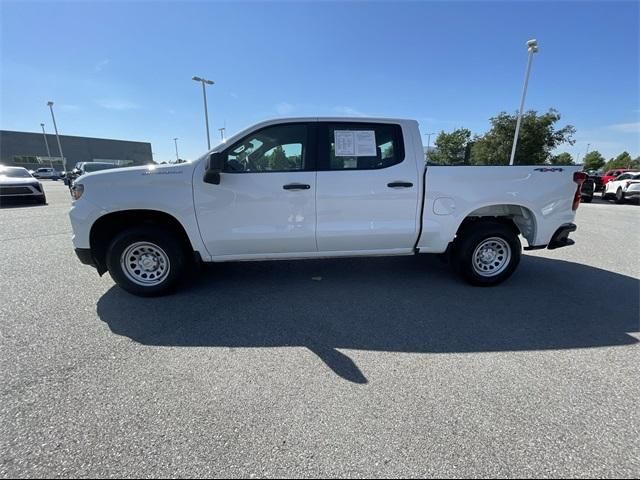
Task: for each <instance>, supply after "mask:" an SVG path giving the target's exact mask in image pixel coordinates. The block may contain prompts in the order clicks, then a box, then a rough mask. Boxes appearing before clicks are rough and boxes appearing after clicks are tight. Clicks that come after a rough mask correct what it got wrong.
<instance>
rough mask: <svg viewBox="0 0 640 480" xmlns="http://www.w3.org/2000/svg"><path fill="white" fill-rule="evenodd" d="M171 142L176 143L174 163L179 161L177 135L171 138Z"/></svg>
mask: <svg viewBox="0 0 640 480" xmlns="http://www.w3.org/2000/svg"><path fill="white" fill-rule="evenodd" d="M173 143H175V145H176V163H178V161H180V157H178V137H175V138H174V139H173Z"/></svg>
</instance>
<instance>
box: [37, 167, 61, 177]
mask: <svg viewBox="0 0 640 480" xmlns="http://www.w3.org/2000/svg"><path fill="white" fill-rule="evenodd" d="M32 175H33V176H34V177H35V178H49V179H55V180H57V179H58V178H60V172H58V171H57V170H56V169H55V168H50V167H43V168H39V169H37V170H36V171H35V172H33V174H32Z"/></svg>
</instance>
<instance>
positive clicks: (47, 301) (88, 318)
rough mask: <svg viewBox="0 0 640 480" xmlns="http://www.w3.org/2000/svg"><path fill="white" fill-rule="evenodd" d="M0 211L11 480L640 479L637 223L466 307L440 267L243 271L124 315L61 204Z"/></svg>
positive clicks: (230, 270) (588, 210)
mask: <svg viewBox="0 0 640 480" xmlns="http://www.w3.org/2000/svg"><path fill="white" fill-rule="evenodd" d="M44 184H45V189H46V193H47V196H48V200H49V204H48V205H46V206H30V207H14V206H12V207H8V208H0V242H1V243H0V245H1V246H2V247H1V248H0V371H1V372H2V384H1V389H2V390H1V391H2V401H1V402H0V476H1V477H2V478H11V477H47V478H58V477H112V478H128V477H144V478H147V477H148V478H151V477H153V478H158V477H167V476H171V477H184V476H189V477H227V478H236V477H298V476H304V477H335V476H341V477H431V476H438V477H458V478H459V477H612V478H613V477H636V478H637V477H639V476H640V408H639V407H640V400H639V399H640V348H639V339H640V334H639V331H640V283H639V279H640V255H638V252H640V207H638V206H637V205H615V204H613V203H609V202H602V201H600V200H599V199H596V200H594V203H592V204H585V205H582V206H580V209H579V211H578V215H577V221H576V223H577V224H578V231H577V232H575V233H574V234H572V238H574V239H575V240H576V242H577V243H576V245H575V246H573V247H569V248H563V249H559V250H555V251H536V252H528V253H526V254H525V255H524V256H523V259H522V262H521V265H520V267H519V270H518V271H517V272H516V273H515V275H514V276H513V277H512V278H511V279H510V280H509V281H508V282H507V283H505V284H504V285H502V286H499V287H496V288H473V287H470V286H468V285H466V284H464V283H462V282H461V281H459V280H458V279H457V278H456V277H455V276H454V275H453V274H452V273H451V272H450V270H449V268H448V267H447V265H445V264H443V263H442V262H440V260H439V259H437V258H435V257H428V256H424V257H422V256H421V257H396V258H370V259H345V260H329V261H326V260H323V261H320V260H318V261H315V260H314V261H301V262H264V263H233V264H224V265H218V266H213V267H209V268H207V269H206V270H205V271H204V272H202V273H200V274H199V275H198V276H197V278H193V279H191V280H190V281H189V282H187V284H186V285H185V286H184V288H182V289H181V290H180V291H179V292H178V293H177V294H175V295H173V296H170V297H164V298H157V299H142V298H137V297H133V296H130V295H128V294H126V293H125V292H123V291H121V290H120V289H119V288H117V287H115V286H114V283H113V281H112V280H111V278H110V277H109V276H108V275H105V276H103V277H102V278H100V277H98V275H97V273H96V272H95V271H94V270H93V269H91V268H90V267H87V266H84V265H81V264H80V262H79V261H78V260H77V259H76V258H75V255H74V253H73V247H72V244H71V238H70V236H71V234H70V232H71V227H70V224H69V219H68V216H67V212H68V209H69V205H70V198H69V195H68V191H67V189H66V188H65V187H64V186H63V185H62V183H61V182H53V181H47V182H44Z"/></svg>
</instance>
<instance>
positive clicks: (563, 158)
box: [549, 152, 575, 165]
mask: <svg viewBox="0 0 640 480" xmlns="http://www.w3.org/2000/svg"><path fill="white" fill-rule="evenodd" d="M549 162H550V163H551V165H575V164H574V163H573V157H572V156H571V154H570V153H567V152H563V153H561V154H559V155H553V156H552V157H551V158H550V159H549Z"/></svg>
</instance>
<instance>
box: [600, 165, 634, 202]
mask: <svg viewBox="0 0 640 480" xmlns="http://www.w3.org/2000/svg"><path fill="white" fill-rule="evenodd" d="M612 197H614V198H615V200H616V203H624V201H625V200H632V199H635V200H637V199H640V172H625V173H623V174H622V175H618V176H617V177H616V179H615V180H611V181H610V182H608V183H607V184H605V186H604V190H603V191H602V199H603V200H608V199H609V198H612Z"/></svg>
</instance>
